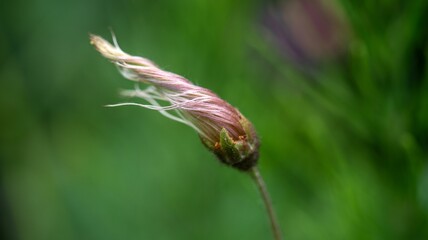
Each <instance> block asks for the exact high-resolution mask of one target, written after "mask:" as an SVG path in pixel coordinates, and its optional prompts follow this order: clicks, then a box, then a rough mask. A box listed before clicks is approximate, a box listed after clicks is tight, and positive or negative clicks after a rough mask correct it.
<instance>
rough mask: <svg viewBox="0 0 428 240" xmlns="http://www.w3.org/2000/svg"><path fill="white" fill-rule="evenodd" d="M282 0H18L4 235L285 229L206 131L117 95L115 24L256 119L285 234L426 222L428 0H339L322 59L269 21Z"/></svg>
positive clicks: (4, 117)
mask: <svg viewBox="0 0 428 240" xmlns="http://www.w3.org/2000/svg"><path fill="white" fill-rule="evenodd" d="M284 2H287V1H284ZM284 2H280V1H276V2H275V3H273V2H272V3H271V2H266V1H255V0H254V1H244V0H236V1H228V0H218V1H208V0H182V1H172V0H171V1H166V0H162V1H136V0H135V1H112V0H110V1H100V0H98V1H83V0H75V1H53V0H25V1H24V0H16V1H2V2H1V3H0V6H1V7H0V56H1V59H2V61H1V65H0V114H1V118H0V161H1V162H0V174H1V176H0V177H1V180H0V184H1V185H0V219H1V221H2V222H1V226H2V232H1V234H2V236H1V237H2V239H23V240H25V239H32V240H34V239H35V240H38V239H91V240H93V239H104V240H108V239H268V238H269V237H271V235H270V232H269V231H270V229H269V225H268V221H267V217H266V214H265V212H264V209H263V205H262V202H261V200H260V199H259V196H258V193H257V190H256V188H255V186H253V183H252V182H251V181H250V178H249V177H248V176H247V175H245V174H242V173H239V172H238V171H236V170H233V169H230V168H226V167H224V166H222V165H220V164H219V163H218V161H217V160H216V159H215V158H214V156H212V155H211V154H210V153H209V152H207V151H206V150H205V148H204V147H203V146H202V145H201V144H200V142H199V140H198V137H197V136H196V134H195V133H194V132H193V130H191V129H189V128H188V127H186V126H184V125H180V124H179V123H175V122H171V121H170V120H168V119H166V118H164V117H162V116H161V115H160V114H158V113H156V112H153V111H149V110H145V109H139V108H135V107H134V108H132V107H124V108H114V109H108V108H103V105H105V104H109V103H116V102H119V101H121V99H120V97H118V96H117V92H118V89H120V88H130V87H132V83H130V82H128V81H126V80H124V79H122V77H121V76H120V75H119V74H118V73H117V71H116V69H115V68H114V67H113V66H112V64H110V63H108V62H107V61H105V60H104V59H103V58H102V57H100V56H99V54H98V53H97V52H95V51H94V50H93V49H92V47H91V46H90V45H89V41H88V36H87V35H88V33H89V32H93V33H96V34H100V35H103V36H105V37H108V36H109V34H110V33H109V27H111V28H112V29H113V30H114V31H115V33H116V35H117V37H118V40H119V43H120V44H121V46H122V48H123V49H124V50H125V51H127V52H130V53H133V54H135V55H141V56H145V57H147V58H150V59H152V60H153V61H155V62H156V63H158V64H159V65H160V66H161V67H163V68H164V69H166V70H169V71H172V72H176V73H178V74H181V75H184V76H186V77H187V78H189V79H190V80H192V81H193V82H195V83H197V84H198V85H201V86H204V87H207V88H209V89H212V90H213V91H214V92H216V93H218V94H219V95H220V96H221V97H222V98H224V99H226V100H227V101H229V102H231V103H232V104H233V105H234V106H237V107H238V108H239V109H240V111H241V112H243V114H244V115H245V116H247V117H248V118H249V119H250V120H251V121H253V123H254V124H255V126H256V128H257V130H258V132H259V135H260V136H261V139H262V148H261V159H260V168H261V171H262V173H263V174H264V176H265V178H266V182H267V184H268V187H269V189H270V192H271V194H272V197H273V200H274V204H275V207H276V209H277V211H278V213H277V214H278V217H279V221H280V224H281V227H282V229H283V231H284V235H285V238H286V239H329V240H331V239H427V238H428V228H427V226H428V165H427V157H428V153H427V149H428V75H427V69H428V65H427V64H428V63H427V61H426V60H427V54H428V31H427V30H426V26H425V25H426V23H428V2H427V1H424V0H413V1H404V0H396V1H392V0H391V1H388V0H382V1H370V0H359V1H357V0H341V1H323V2H324V4H326V3H328V4H326V6H327V5H328V6H329V7H328V8H329V9H335V10H334V11H337V12H338V15H340V19H342V20H343V22H344V23H345V25H344V26H346V27H345V28H339V30H340V29H342V31H343V32H338V34H343V35H346V36H347V37H346V38H343V39H342V40H343V41H345V42H344V45H343V46H344V49H343V50H342V51H341V53H340V54H337V55H335V56H334V57H331V56H329V57H328V58H326V59H322V58H321V59H320V58H317V59H316V61H311V62H310V63H308V62H303V63H302V62H296V61H293V58H292V57H290V56H289V55H287V53H285V54H283V53H282V51H281V49H280V46H279V45H276V44H274V43H273V42H274V41H271V40H272V39H271V38H272V36H271V37H269V34H268V33H269V31H270V30H269V28H268V26H263V25H262V24H260V22H261V19H262V18H263V16H264V14H265V13H266V9H269V8H271V9H272V8H273V9H275V11H280V7H278V6H284V5H283V3H284ZM288 2H290V1H288ZM302 2H303V0H302ZM306 3H308V2H307V1H306ZM269 6H270V7H269ZM272 6H273V7H272ZM339 13H340V14H339ZM339 30H338V31H339ZM319 44H320V45H322V44H323V42H322V41H320V42H319Z"/></svg>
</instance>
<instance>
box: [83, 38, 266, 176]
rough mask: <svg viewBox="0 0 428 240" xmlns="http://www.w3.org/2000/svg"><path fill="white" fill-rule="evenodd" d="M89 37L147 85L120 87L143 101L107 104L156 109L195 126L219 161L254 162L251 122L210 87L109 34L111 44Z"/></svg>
mask: <svg viewBox="0 0 428 240" xmlns="http://www.w3.org/2000/svg"><path fill="white" fill-rule="evenodd" d="M90 39H91V44H92V45H94V46H95V48H96V50H97V51H99V52H100V53H101V54H102V55H103V56H104V57H105V58H107V59H109V60H110V61H112V62H113V63H114V64H115V65H116V66H117V67H118V68H119V70H120V72H121V73H122V75H123V76H124V77H125V78H128V79H130V80H133V81H137V82H141V83H146V84H149V85H151V86H149V87H148V88H146V89H144V90H140V89H139V88H138V87H136V89H134V90H127V91H124V92H123V93H122V94H123V95H124V96H127V97H138V98H142V99H144V100H145V101H146V102H148V103H149V104H138V103H119V104H115V105H110V106H112V107H114V106H124V105H137V106H141V107H144V108H149V109H153V110H157V111H159V112H160V113H161V114H163V115H164V116H166V117H168V118H170V119H173V120H175V121H178V122H181V123H184V124H186V125H188V126H190V127H192V128H193V129H194V130H196V131H197V132H198V134H199V136H200V138H201V140H202V142H203V143H204V145H205V146H206V147H207V148H208V149H209V150H211V151H212V152H213V153H214V154H215V155H216V156H217V157H218V158H219V160H220V161H221V162H222V163H224V164H226V165H229V166H232V167H234V168H237V169H240V170H244V171H246V170H249V169H250V168H251V167H253V166H254V165H256V164H257V160H258V149H259V140H258V138H257V135H256V133H255V130H254V127H253V125H252V124H251V123H250V122H249V121H248V120H247V119H246V118H245V117H244V116H243V115H242V114H241V113H240V112H239V111H238V110H237V109H236V108H234V107H232V106H231V105H230V104H229V103H227V102H226V101H224V100H223V99H221V98H219V97H218V96H217V95H216V94H214V93H213V92H211V91H210V90H208V89H205V88H202V87H199V86H196V85H194V84H192V83H191V82H190V81H189V80H187V79H185V78H184V77H182V76H179V75H177V74H174V73H170V72H166V71H164V70H162V69H160V68H158V67H157V66H156V65H155V64H154V63H152V62H151V61H150V60H148V59H145V58H142V57H138V56H131V55H129V54H127V53H125V52H123V51H122V50H121V49H120V47H119V46H118V44H117V42H116V39H115V38H113V40H114V46H113V45H111V44H110V43H109V42H107V41H106V40H104V39H103V38H101V37H99V36H96V35H90ZM165 103H166V105H165Z"/></svg>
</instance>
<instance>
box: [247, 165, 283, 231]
mask: <svg viewBox="0 0 428 240" xmlns="http://www.w3.org/2000/svg"><path fill="white" fill-rule="evenodd" d="M250 174H251V176H252V177H253V179H254V181H255V182H256V184H257V187H258V189H259V191H260V194H261V195H262V198H263V202H264V204H265V207H266V211H267V213H268V215H269V219H270V224H271V227H272V233H273V235H274V238H275V240H281V239H282V235H281V229H280V228H279V224H278V220H277V219H276V215H275V211H274V210H273V205H272V200H271V199H270V196H269V192H268V190H267V188H266V184H265V182H264V180H263V177H262V175H261V174H260V171H259V169H258V168H257V166H254V167H253V168H251V169H250Z"/></svg>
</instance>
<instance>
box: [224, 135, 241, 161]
mask: <svg viewBox="0 0 428 240" xmlns="http://www.w3.org/2000/svg"><path fill="white" fill-rule="evenodd" d="M220 148H221V151H222V153H223V157H224V160H225V161H227V162H228V163H229V164H235V163H238V162H240V161H242V158H241V154H240V153H239V150H238V148H237V147H236V143H235V141H233V139H232V138H231V137H230V136H229V133H228V132H227V130H226V129H225V128H223V129H221V131H220Z"/></svg>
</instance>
